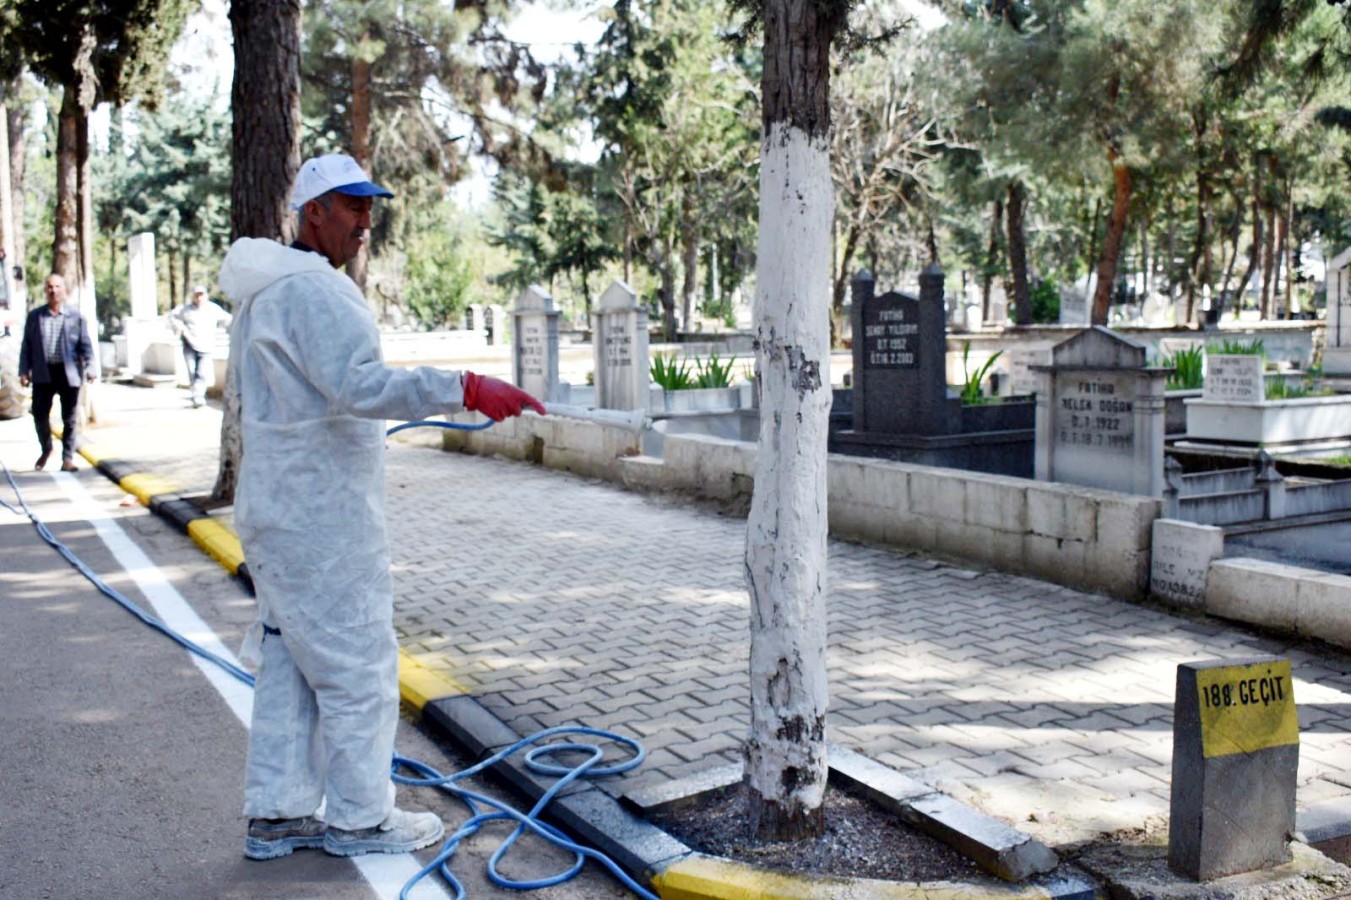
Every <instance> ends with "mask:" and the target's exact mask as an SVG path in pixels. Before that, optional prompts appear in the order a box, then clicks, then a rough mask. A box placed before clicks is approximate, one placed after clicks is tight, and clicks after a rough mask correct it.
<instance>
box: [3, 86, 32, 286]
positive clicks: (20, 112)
mask: <svg viewBox="0 0 1351 900" xmlns="http://www.w3.org/2000/svg"><path fill="white" fill-rule="evenodd" d="M21 86H22V82H21V81H20V79H18V78H15V79H14V80H13V81H11V82H10V83H9V91H8V96H9V97H10V98H12V102H11V104H10V105H7V107H6V109H5V119H6V122H5V123H4V125H5V127H6V130H8V132H9V184H10V192H9V193H10V211H11V213H10V214H11V215H12V217H13V218H11V219H10V221H11V222H12V223H13V226H14V231H13V235H12V240H13V242H14V255H13V256H12V257H11V258H10V261H9V263H10V277H11V284H12V285H13V286H14V296H13V298H11V301H10V302H11V304H12V307H13V308H14V309H17V310H23V309H25V308H26V307H27V298H28V278H29V273H28V272H27V268H28V236H27V235H26V234H25V233H24V203H25V199H26V198H25V196H24V169H25V163H26V161H27V153H28V146H27V141H26V140H25V139H24V125H25V124H26V123H27V121H28V117H27V115H26V114H25V112H24V109H23V105H22V103H23V100H22V95H21V94H20V88H21ZM15 266H20V267H22V269H23V278H22V279H20V278H18V277H16V276H15V273H14V267H15Z"/></svg>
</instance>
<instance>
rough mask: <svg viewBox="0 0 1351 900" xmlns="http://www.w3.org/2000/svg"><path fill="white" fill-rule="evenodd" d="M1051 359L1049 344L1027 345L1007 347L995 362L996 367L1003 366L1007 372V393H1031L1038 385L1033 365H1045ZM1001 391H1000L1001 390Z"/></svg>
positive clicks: (1034, 391)
mask: <svg viewBox="0 0 1351 900" xmlns="http://www.w3.org/2000/svg"><path fill="white" fill-rule="evenodd" d="M1050 361H1051V345H1050V344H1049V343H1048V344H1045V345H1043V346H1036V347H1027V346H1018V347H1009V348H1008V349H1007V350H1005V351H1004V355H1003V356H1001V357H1000V358H999V362H997V363H995V367H996V368H1004V367H1005V366H1006V365H1007V368H1006V369H1005V371H1007V372H1008V376H1009V377H1008V384H1009V393H1011V394H1033V393H1036V391H1037V388H1038V387H1039V386H1040V381H1039V379H1038V376H1037V373H1036V372H1035V371H1033V367H1035V366H1045V365H1047V364H1048V363H1050ZM1001 393H1002V392H1001Z"/></svg>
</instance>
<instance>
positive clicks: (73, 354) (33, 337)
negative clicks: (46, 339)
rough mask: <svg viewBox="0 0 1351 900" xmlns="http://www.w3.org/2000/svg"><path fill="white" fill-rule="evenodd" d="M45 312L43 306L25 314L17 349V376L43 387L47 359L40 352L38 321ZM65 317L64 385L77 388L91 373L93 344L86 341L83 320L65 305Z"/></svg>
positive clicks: (44, 354)
mask: <svg viewBox="0 0 1351 900" xmlns="http://www.w3.org/2000/svg"><path fill="white" fill-rule="evenodd" d="M46 311H47V307H46V305H43V306H39V307H38V308H37V309H35V310H32V311H30V312H29V313H28V318H27V319H25V320H24V323H23V343H22V344H20V345H19V374H20V375H27V376H28V377H29V378H31V379H33V383H34V384H46V383H47V381H48V380H49V377H48V375H47V356H46V351H44V350H43V348H42V322H41V317H42V315H43V314H44V313H45V312H46ZM62 311H63V312H64V313H65V314H66V317H65V322H64V323H63V324H64V325H65V329H66V333H65V338H64V339H63V340H62V341H61V359H62V361H63V362H64V363H65V364H66V382H67V383H69V384H71V385H78V384H79V383H80V382H81V381H83V380H84V374H85V373H86V372H90V371H93V369H92V366H93V364H94V344H93V342H92V341H90V339H89V329H88V328H87V327H86V326H85V322H84V316H82V315H80V313H79V311H78V310H76V309H74V308H73V307H71V306H70V305H68V304H63V305H62Z"/></svg>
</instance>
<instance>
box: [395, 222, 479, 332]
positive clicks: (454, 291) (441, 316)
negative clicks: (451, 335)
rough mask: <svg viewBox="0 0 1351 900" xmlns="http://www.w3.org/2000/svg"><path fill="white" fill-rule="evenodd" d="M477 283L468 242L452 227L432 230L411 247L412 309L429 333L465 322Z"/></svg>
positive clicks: (409, 286) (409, 261)
mask: <svg viewBox="0 0 1351 900" xmlns="http://www.w3.org/2000/svg"><path fill="white" fill-rule="evenodd" d="M476 280H477V279H476V278H475V272H474V267H473V264H472V263H471V261H470V259H469V258H468V256H467V255H466V253H465V248H464V242H463V240H462V239H461V238H460V237H459V236H458V235H456V234H454V233H453V232H452V231H451V229H450V228H448V227H446V226H444V225H443V226H442V227H441V228H433V229H430V230H428V231H425V232H423V233H422V234H419V235H417V236H416V237H414V239H413V241H412V242H411V243H410V244H409V249H408V285H407V300H408V310H409V312H411V313H412V314H413V315H414V316H415V317H416V318H417V320H418V322H419V323H421V325H422V327H423V328H425V329H427V330H428V331H431V330H432V329H434V328H447V327H456V326H457V325H458V324H459V323H460V322H461V321H462V320H463V316H464V311H465V309H466V308H467V307H468V306H469V303H470V302H471V300H472V296H473V288H474V284H475V282H476Z"/></svg>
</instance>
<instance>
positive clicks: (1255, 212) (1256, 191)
mask: <svg viewBox="0 0 1351 900" xmlns="http://www.w3.org/2000/svg"><path fill="white" fill-rule="evenodd" d="M1259 174H1260V168H1259V167H1258V166H1253V175H1254V177H1253V184H1252V243H1251V244H1250V245H1249V246H1248V265H1247V266H1246V267H1245V268H1244V270H1243V277H1242V278H1240V279H1239V282H1238V287H1237V288H1236V289H1235V290H1234V318H1235V319H1237V318H1238V317H1239V313H1241V312H1242V311H1243V294H1244V292H1245V291H1247V290H1248V282H1249V281H1251V280H1252V276H1253V272H1254V271H1255V270H1256V269H1257V262H1258V258H1259V257H1258V254H1260V253H1261V251H1262V206H1261V195H1262V185H1261V180H1260V178H1258V177H1257V176H1258V175H1259Z"/></svg>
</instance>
